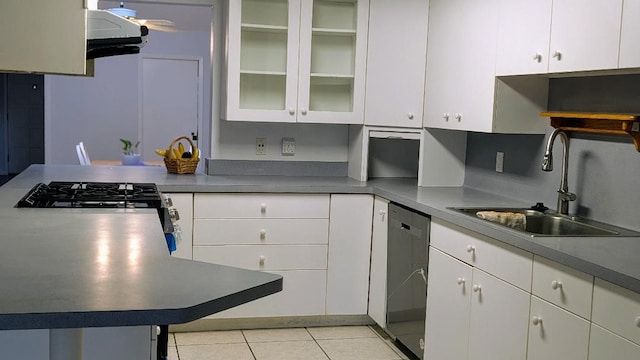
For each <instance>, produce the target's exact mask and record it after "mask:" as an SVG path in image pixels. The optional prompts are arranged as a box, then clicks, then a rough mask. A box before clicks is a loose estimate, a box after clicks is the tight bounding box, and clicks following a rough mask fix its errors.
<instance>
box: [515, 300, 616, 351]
mask: <svg viewBox="0 0 640 360" xmlns="http://www.w3.org/2000/svg"><path fill="white" fill-rule="evenodd" d="M589 325H590V324H589V321H587V320H585V319H583V318H581V317H579V316H576V315H574V314H572V313H570V312H568V311H566V310H563V309H561V308H559V307H557V306H555V305H553V304H550V303H548V302H546V301H544V300H542V299H540V298H538V297H536V296H531V317H530V319H529V349H528V354H527V359H529V360H548V359H562V360H585V359H587V352H588V349H589ZM610 359H613V358H610Z"/></svg>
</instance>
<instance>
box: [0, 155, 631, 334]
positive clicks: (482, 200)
mask: <svg viewBox="0 0 640 360" xmlns="http://www.w3.org/2000/svg"><path fill="white" fill-rule="evenodd" d="M70 178H73V179H83V180H86V181H129V182H153V183H156V184H157V185H158V188H159V189H160V191H163V192H167V193H169V192H171V193H179V192H185V193H207V192H211V193H223V192H228V193H251V192H270V193H332V194H335V193H346V194H354V193H366V194H374V195H378V196H381V197H383V198H386V199H388V200H390V201H393V202H397V203H400V204H402V205H405V206H407V207H410V208H413V209H415V210H418V211H421V212H423V213H426V214H429V215H431V216H432V217H437V218H441V219H443V220H446V221H449V222H452V223H455V224H457V225H459V226H462V227H464V228H467V229H469V230H472V231H475V232H478V233H481V234H483V235H486V236H489V237H491V238H494V239H497V240H499V241H502V242H504V243H507V244H510V245H513V246H516V247H518V248H521V249H523V250H526V251H529V252H531V253H533V254H536V255H540V256H543V257H546V258H549V259H551V260H554V261H556V262H559V263H561V264H564V265H567V266H570V267H572V268H575V269H577V270H580V271H582V272H585V273H587V274H590V275H593V276H596V277H599V278H602V279H604V280H607V281H609V282H612V283H614V284H617V285H620V286H622V287H625V288H628V289H630V290H632V291H635V292H639V293H640V263H639V262H638V261H637V256H636V254H638V253H640V238H637V237H536V238H532V237H530V236H527V235H526V234H523V233H520V232H517V231H515V230H510V229H505V228H504V227H502V226H500V225H496V224H492V223H489V222H486V221H483V220H480V219H475V218H472V217H469V216H467V215H464V214H460V213H458V212H456V211H453V210H450V209H448V208H449V207H483V206H492V207H499V206H504V207H529V206H531V205H532V204H529V203H524V202H522V201H521V200H517V199H511V198H506V197H503V196H500V195H496V194H491V193H487V192H482V191H478V190H474V189H470V188H466V187H418V186H416V183H415V180H406V179H376V180H372V181H368V182H360V181H356V180H354V179H350V178H346V177H289V176H207V175H204V174H193V175H174V174H167V173H166V170H165V169H164V168H161V167H123V166H112V167H108V166H100V167H91V166H75V165H57V166H50V165H34V166H31V167H30V168H29V169H27V170H26V171H25V172H23V173H22V174H20V175H18V176H17V177H16V178H15V179H14V180H12V181H11V182H9V183H7V184H6V185H5V186H4V187H2V188H0V204H2V205H3V206H6V204H9V205H10V206H12V205H13V204H14V203H15V202H17V200H18V199H19V198H20V196H21V195H23V194H24V193H25V192H26V191H27V190H28V189H29V188H30V187H31V186H32V185H33V184H35V183H37V182H45V183H47V182H49V181H54V180H58V181H61V180H69V179H70ZM8 194H13V199H11V200H7V199H6V197H7V196H8ZM1 211H2V212H3V214H4V211H8V213H14V214H15V212H16V211H21V210H18V209H11V210H5V209H4V208H3V209H1ZM29 211H41V210H29ZM83 211H84V210H83ZM58 212H59V211H58ZM51 216H52V217H55V216H59V215H57V214H52V215H51ZM5 218H6V217H4V216H3V219H5ZM133 218H135V219H140V220H141V221H142V219H147V215H144V214H142V216H137V215H136V216H135V217H133V216H127V215H126V214H120V215H119V217H118V216H116V215H114V217H113V221H127V220H128V219H133ZM116 219H119V220H116ZM3 221H7V220H3ZM136 221H137V220H136ZM144 221H149V224H148V225H149V226H151V225H150V223H151V218H148V219H147V220H144ZM9 222H11V220H9ZM3 225H5V226H3V228H4V227H7V226H9V225H7V224H6V223H5V224H3ZM85 225H86V226H87V229H88V228H95V227H96V226H97V224H96V223H94V224H82V225H81V226H85ZM68 226H69V227H73V226H78V225H77V224H68ZM156 228H157V231H158V233H159V236H161V233H160V231H161V230H160V227H159V226H156ZM15 246H16V247H17V248H22V250H21V251H27V250H26V249H27V248H28V247H27V246H26V245H25V246H24V247H23V245H15ZM162 246H164V244H163V243H162ZM123 256H124V254H123ZM157 256H162V255H160V254H158V255H157ZM165 260H166V261H168V262H174V261H175V262H180V260H179V259H173V258H170V257H168V255H167V256H166V257H165ZM122 261H123V262H125V260H122ZM180 264H182V265H181V266H186V265H184V264H183V263H182V262H180ZM94 265H95V266H98V265H99V264H97V263H96V264H94ZM141 265H143V266H141V268H144V266H145V265H149V263H148V262H145V263H143V264H141ZM11 273H13V276H18V275H17V274H16V273H15V272H13V271H12V272H11ZM11 275H12V274H7V275H6V276H11ZM168 275H169V276H172V274H168ZM3 276H5V275H3ZM171 279H173V281H170V282H169V281H168V282H167V283H174V282H179V275H174V277H173V278H171ZM94 280H95V279H94ZM3 281H4V280H3ZM0 305H2V304H0ZM203 315H206V314H203ZM0 319H2V317H0ZM0 323H1V322H0Z"/></svg>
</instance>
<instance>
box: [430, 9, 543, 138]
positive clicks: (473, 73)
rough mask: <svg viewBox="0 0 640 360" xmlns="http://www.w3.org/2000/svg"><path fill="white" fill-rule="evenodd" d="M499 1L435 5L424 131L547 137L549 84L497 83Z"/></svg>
mask: <svg viewBox="0 0 640 360" xmlns="http://www.w3.org/2000/svg"><path fill="white" fill-rule="evenodd" d="M499 4H500V3H499V0H489V1H475V0H431V1H430V8H429V31H428V48H427V71H426V86H425V112H424V126H425V127H428V128H441V129H454V130H468V131H479V132H498V133H540V134H542V133H544V130H545V128H546V124H545V123H544V121H540V119H539V113H540V111H543V110H545V109H546V104H547V91H548V90H547V88H548V86H547V84H548V81H547V80H546V79H538V78H531V79H522V78H505V79H500V78H496V77H495V74H496V72H495V68H496V42H497V36H498V17H499Z"/></svg>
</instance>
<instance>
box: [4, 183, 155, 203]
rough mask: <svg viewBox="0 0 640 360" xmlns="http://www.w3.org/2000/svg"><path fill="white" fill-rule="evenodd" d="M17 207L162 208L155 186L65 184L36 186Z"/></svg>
mask: <svg viewBox="0 0 640 360" xmlns="http://www.w3.org/2000/svg"><path fill="white" fill-rule="evenodd" d="M16 206H17V207H44V208H73V207H82V208H102V207H106V208H156V209H157V208H161V207H162V198H161V197H160V194H159V193H158V189H157V187H156V185H155V184H153V183H117V182H63V181H52V182H50V183H49V184H48V185H45V184H42V183H40V184H37V185H36V186H34V187H33V189H31V191H30V192H29V193H27V195H25V196H24V197H23V198H22V199H21V200H20V202H18V204H17V205H16Z"/></svg>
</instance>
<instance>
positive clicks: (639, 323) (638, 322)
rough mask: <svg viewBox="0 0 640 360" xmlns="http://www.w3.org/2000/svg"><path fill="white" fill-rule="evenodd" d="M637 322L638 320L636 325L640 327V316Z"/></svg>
mask: <svg viewBox="0 0 640 360" xmlns="http://www.w3.org/2000/svg"><path fill="white" fill-rule="evenodd" d="M635 322H636V326H637V327H640V316H638V317H637V318H636V321H635Z"/></svg>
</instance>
